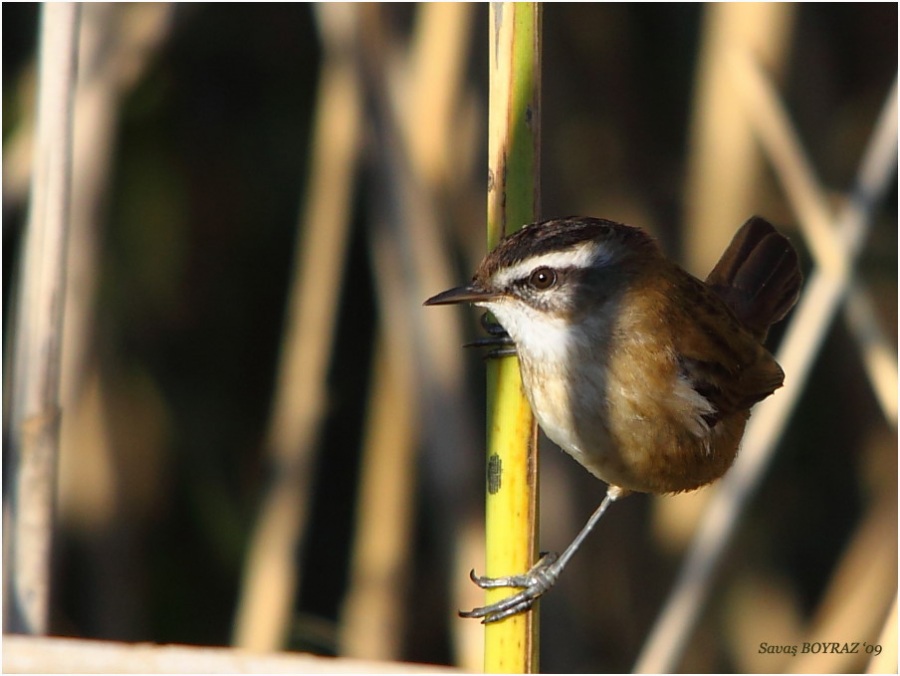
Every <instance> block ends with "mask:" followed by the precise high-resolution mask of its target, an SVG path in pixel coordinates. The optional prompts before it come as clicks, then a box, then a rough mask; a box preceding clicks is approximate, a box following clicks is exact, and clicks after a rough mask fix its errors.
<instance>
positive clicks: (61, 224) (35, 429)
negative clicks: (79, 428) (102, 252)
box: [5, 3, 80, 634]
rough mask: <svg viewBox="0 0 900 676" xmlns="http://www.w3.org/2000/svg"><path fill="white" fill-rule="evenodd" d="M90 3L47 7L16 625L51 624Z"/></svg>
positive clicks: (13, 577) (18, 442)
mask: <svg viewBox="0 0 900 676" xmlns="http://www.w3.org/2000/svg"><path fill="white" fill-rule="evenodd" d="M79 15H80V7H79V6H78V5H76V4H71V3H60V4H48V5H44V11H43V14H42V17H41V38H40V75H39V84H38V87H39V89H38V110H37V134H36V144H35V151H34V165H33V167H34V169H33V172H32V184H31V204H30V206H29V215H28V224H27V231H26V233H25V239H24V250H23V264H22V266H21V275H22V276H21V287H20V294H19V296H18V299H17V315H16V332H15V337H14V340H15V343H14V351H13V360H14V361H13V373H12V377H13V380H12V383H11V387H12V389H11V391H10V396H11V402H10V405H11V416H10V425H11V427H10V433H9V440H10V449H11V454H10V457H11V463H10V470H11V474H12V476H13V480H12V481H13V488H12V495H11V505H10V515H11V519H12V542H11V544H10V550H9V553H10V559H9V562H10V564H11V566H8V567H7V575H8V576H9V577H8V579H7V581H6V582H7V584H8V586H7V589H8V590H9V591H10V592H11V594H9V595H7V597H6V598H7V599H10V600H11V603H8V604H7V610H6V612H7V617H6V618H5V620H6V622H5V624H6V626H5V629H6V631H10V632H19V633H27V634H45V633H46V632H47V622H48V615H49V613H48V609H49V600H50V554H51V543H52V535H53V520H54V507H55V498H56V465H57V457H58V451H59V421H60V407H59V381H60V364H61V358H60V355H61V347H62V324H63V307H64V300H65V279H66V273H65V270H66V265H65V262H66V235H67V231H68V220H69V197H70V192H71V168H72V167H71V165H72V119H73V114H72V113H73V111H72V101H73V93H74V90H75V75H76V71H77V61H78V39H77V36H78V20H79Z"/></svg>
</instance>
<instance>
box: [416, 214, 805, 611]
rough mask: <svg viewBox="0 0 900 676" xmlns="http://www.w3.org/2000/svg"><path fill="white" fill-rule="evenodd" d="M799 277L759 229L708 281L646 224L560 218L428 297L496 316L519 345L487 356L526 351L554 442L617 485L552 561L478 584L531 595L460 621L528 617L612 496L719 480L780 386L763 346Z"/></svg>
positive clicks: (542, 420)
mask: <svg viewBox="0 0 900 676" xmlns="http://www.w3.org/2000/svg"><path fill="white" fill-rule="evenodd" d="M801 280H802V278H801V274H800V269H799V266H798V261H797V254H796V252H795V251H794V249H793V247H792V246H791V244H790V242H789V241H788V240H787V239H786V238H785V237H784V236H782V235H781V234H779V233H778V232H777V231H776V230H775V228H773V227H772V226H771V225H770V224H769V223H768V222H767V221H765V220H763V219H762V218H758V217H754V218H751V219H750V220H748V221H747V222H746V223H745V224H744V225H743V226H742V227H741V229H740V230H739V231H738V232H737V234H736V235H735V237H734V239H733V240H732V242H731V244H730V245H729V247H728V248H727V249H726V251H725V253H724V254H723V255H722V258H721V260H720V261H719V262H718V264H717V265H716V266H715V268H714V269H713V271H712V272H711V273H710V274H709V276H708V277H707V278H706V281H705V282H703V281H700V280H699V279H697V278H696V277H693V276H692V275H690V274H689V273H687V272H686V271H685V270H683V269H682V268H681V267H679V266H678V265H676V264H675V263H674V262H672V261H670V260H669V259H667V258H666V257H665V256H664V255H663V253H662V251H661V250H660V248H659V246H658V245H657V244H656V242H655V241H654V240H653V239H652V238H651V237H650V236H649V235H648V234H647V233H646V232H644V231H643V230H641V229H640V228H635V227H631V226H628V225H623V224H621V223H615V222H613V221H608V220H604V219H598V218H564V219H558V220H550V221H543V222H541V223H534V224H532V225H528V226H525V227H524V228H522V229H521V230H519V231H518V232H516V233H514V234H512V235H510V236H509V237H506V238H505V239H503V240H502V241H501V242H500V243H499V244H498V245H497V247H496V248H495V249H494V250H493V251H491V252H490V253H489V254H488V255H487V256H486V257H485V259H484V260H483V261H482V262H481V264H480V265H479V267H478V270H477V271H476V273H475V276H474V277H473V279H472V282H471V283H470V284H469V285H468V286H463V287H459V288H455V289H450V290H449V291H445V292H444V293H440V294H438V295H436V296H434V297H432V298H429V299H428V300H427V301H426V302H425V304H426V305H442V304H449V303H460V302H471V303H474V304H475V305H478V306H480V307H484V308H487V309H488V310H490V311H491V313H492V314H493V315H494V317H496V319H497V321H499V323H500V325H501V326H502V327H503V329H505V331H506V333H507V334H508V336H507V335H502V336H501V335H495V336H493V337H492V338H488V339H484V340H481V341H479V342H478V344H481V345H490V346H493V347H494V348H495V349H494V350H493V352H492V353H491V356H502V355H507V354H517V355H518V358H519V366H520V369H521V372H522V381H523V384H524V387H525V393H526V395H527V397H528V401H529V403H530V404H531V408H532V411H533V412H534V415H535V417H536V418H537V421H538V423H539V424H540V426H541V428H542V429H543V430H544V433H545V434H546V435H547V436H548V437H549V438H550V439H551V440H553V441H554V442H555V443H556V444H558V445H559V446H560V447H561V448H562V449H563V450H564V451H566V452H567V453H569V455H571V456H572V457H573V458H575V460H577V461H578V462H579V463H581V464H582V465H583V466H584V467H585V468H586V469H587V470H588V471H589V472H591V473H592V474H593V475H594V476H596V477H597V478H599V479H601V480H602V481H605V482H606V483H607V484H609V488H608V491H607V495H606V498H605V499H604V500H603V503H602V504H601V505H600V507H599V508H598V509H597V511H596V512H595V513H594V514H593V515H592V516H591V518H590V520H589V521H588V523H587V524H586V525H585V527H584V528H583V529H582V531H581V532H580V533H579V535H578V537H576V539H575V540H574V541H573V542H572V544H571V545H569V547H568V548H567V549H566V551H565V552H563V554H562V556H557V555H556V554H552V553H551V554H547V555H545V556H543V557H542V558H541V560H540V561H538V563H537V564H535V566H534V567H533V568H532V569H531V570H530V571H528V572H527V573H525V574H523V575H513V576H510V577H503V578H487V577H478V576H475V574H474V572H473V574H472V579H473V580H474V581H475V582H476V583H477V584H478V585H480V586H481V587H483V588H486V589H487V588H494V587H515V588H521V590H522V591H520V592H518V593H517V594H514V595H512V596H510V597H509V598H507V599H503V600H501V601H499V602H497V603H495V604H492V605H489V606H485V607H483V608H476V609H475V610H473V611H471V612H467V613H460V614H461V615H463V616H464V617H479V618H483V621H484V622H495V621H497V620H500V619H503V618H504V617H508V616H510V615H514V614H516V613H519V612H523V611H525V610H527V609H529V608H530V607H531V606H532V604H533V603H534V601H535V600H536V599H537V598H539V597H540V596H541V595H542V594H543V593H544V592H546V591H547V590H548V589H549V588H550V587H551V586H552V585H553V584H554V582H555V581H556V579H557V578H558V577H559V574H560V572H561V571H562V569H563V567H564V566H565V565H566V563H567V562H568V560H569V559H570V558H571V556H572V554H574V553H575V551H576V550H577V549H578V547H579V546H580V544H581V542H582V541H583V540H584V538H585V537H586V536H587V534H588V533H589V532H590V530H591V529H592V528H593V526H594V525H595V524H596V522H597V521H599V519H600V517H601V516H602V515H603V513H604V511H605V510H606V508H607V507H608V506H609V504H611V503H612V502H613V501H614V500H616V499H617V498H619V497H621V496H623V495H626V494H627V493H629V492H631V491H638V492H646V493H657V494H660V493H678V492H681V491H688V490H691V489H694V488H699V487H700V486H704V485H706V484H708V483H710V482H712V481H714V480H716V479H718V478H719V477H720V476H722V475H723V474H724V473H725V472H726V470H728V468H729V467H730V466H731V464H732V462H733V461H734V458H735V455H736V454H737V451H738V446H739V445H740V441H741V437H742V436H743V434H744V427H745V425H746V423H747V420H748V418H749V417H750V408H751V407H752V406H753V405H754V404H755V403H757V402H758V401H761V400H762V399H765V398H766V397H768V396H769V395H770V394H772V392H774V391H775V390H776V389H778V388H779V387H781V385H782V382H783V380H784V373H783V372H782V370H781V367H780V366H779V365H778V364H777V362H776V361H775V359H774V358H773V357H772V355H771V354H770V353H769V352H768V351H767V350H766V349H765V348H764V347H763V341H764V340H765V337H766V334H767V332H768V330H769V327H770V326H771V325H772V324H774V323H775V322H777V321H779V320H781V319H782V318H783V317H784V316H785V314H787V312H788V311H789V310H790V309H791V308H792V307H793V305H794V303H795V302H796V301H797V297H798V294H799V290H800V284H801ZM495 333H496V332H495Z"/></svg>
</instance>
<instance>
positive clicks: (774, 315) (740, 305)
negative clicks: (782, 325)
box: [706, 216, 803, 339]
mask: <svg viewBox="0 0 900 676" xmlns="http://www.w3.org/2000/svg"><path fill="white" fill-rule="evenodd" d="M802 280H803V277H802V275H801V274H800V265H799V262H798V260H797V252H796V251H794V247H793V246H791V243H790V242H789V241H788V239H787V237H785V236H784V235H782V234H780V233H779V232H778V231H777V230H775V228H774V227H772V225H771V224H770V223H769V222H768V221H766V220H765V219H762V218H760V217H758V216H754V217H752V218H751V219H750V220H748V221H747V222H746V223H744V225H743V226H741V229H740V230H738V231H737V233H736V234H735V236H734V239H733V240H732V241H731V244H729V245H728V248H727V249H726V250H725V253H724V254H722V258H721V259H720V260H719V262H718V263H717V264H716V267H714V268H713V270H712V272H710V273H709V276H708V277H707V278H706V282H707V284H709V285H710V287H711V288H712V290H713V291H714V292H715V293H716V294H718V296H719V297H720V298H722V300H724V301H725V302H726V303H727V304H728V306H729V307H730V308H731V309H732V311H733V312H734V313H735V314H736V315H737V317H738V319H740V320H741V322H742V323H743V324H744V326H746V327H747V328H748V329H749V330H750V331H751V332H752V333H753V334H754V335H756V336H758V337H759V338H760V339H763V338H765V336H766V334H767V333H768V331H769V327H770V326H772V324H775V323H776V322H778V321H780V320H781V319H782V318H783V317H784V316H785V315H786V314H787V313H788V311H789V310H790V309H791V308H792V307H793V306H794V303H796V302H797V298H798V296H799V294H800V284H801V282H802Z"/></svg>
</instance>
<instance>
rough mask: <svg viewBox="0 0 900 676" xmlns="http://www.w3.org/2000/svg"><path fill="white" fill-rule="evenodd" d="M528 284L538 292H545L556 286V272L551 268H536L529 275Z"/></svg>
mask: <svg viewBox="0 0 900 676" xmlns="http://www.w3.org/2000/svg"><path fill="white" fill-rule="evenodd" d="M528 283H529V284H531V286H533V287H534V288H535V289H537V290H538V291H546V290H547V289H549V288H550V287H551V286H553V285H554V284H556V270H554V269H553V268H537V269H536V270H535V271H534V272H532V273H531V276H530V277H529V278H528Z"/></svg>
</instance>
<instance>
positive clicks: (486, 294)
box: [425, 283, 500, 305]
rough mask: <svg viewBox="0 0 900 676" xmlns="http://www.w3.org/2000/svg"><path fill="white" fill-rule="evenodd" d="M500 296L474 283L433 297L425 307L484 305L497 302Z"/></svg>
mask: <svg viewBox="0 0 900 676" xmlns="http://www.w3.org/2000/svg"><path fill="white" fill-rule="evenodd" d="M499 295H500V294H498V293H497V292H496V291H488V290H486V289H482V288H481V287H479V286H476V285H475V284H474V283H472V284H469V285H468V286H458V287H456V288H455V289H448V290H447V291H444V292H443V293H439V294H438V295H436V296H432V297H431V298H429V299H428V300H426V301H425V305H452V304H454V303H483V302H486V301H491V300H495V299H496V298H497V297H498V296H499Z"/></svg>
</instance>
